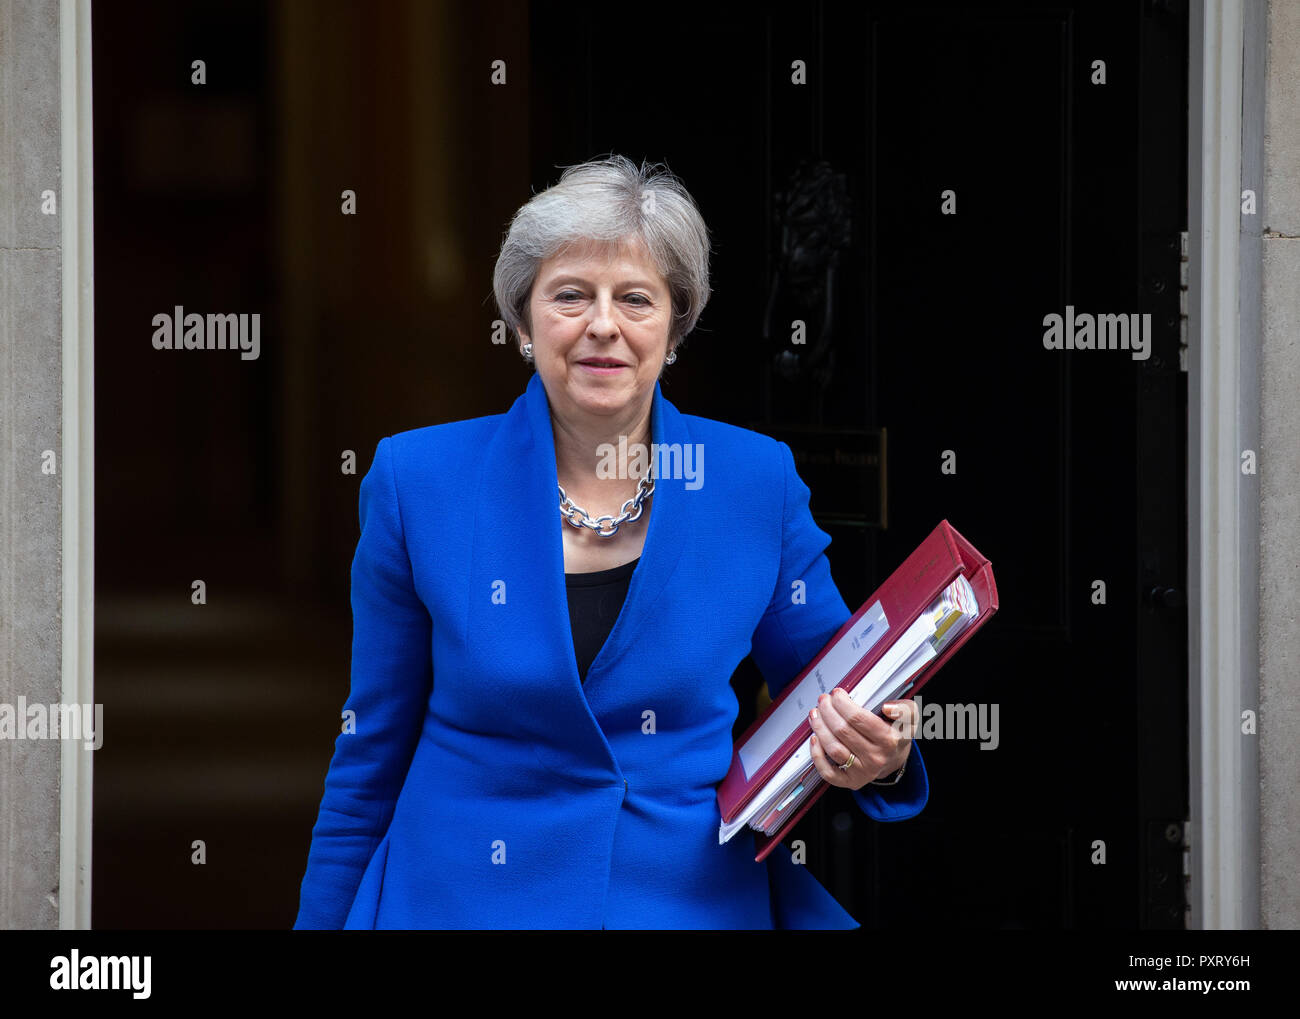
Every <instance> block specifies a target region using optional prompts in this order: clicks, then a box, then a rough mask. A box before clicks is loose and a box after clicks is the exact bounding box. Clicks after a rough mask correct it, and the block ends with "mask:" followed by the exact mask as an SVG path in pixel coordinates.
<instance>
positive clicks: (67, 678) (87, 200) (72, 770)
mask: <svg viewBox="0 0 1300 1019" xmlns="http://www.w3.org/2000/svg"><path fill="white" fill-rule="evenodd" d="M59 66H60V88H59V91H60V134H61V154H60V162H61V164H62V195H61V196H60V197H61V203H62V208H61V210H60V211H61V213H62V216H63V221H62V226H63V236H62V247H63V252H62V254H63V258H62V262H63V450H62V461H63V462H62V477H63V578H62V579H63V694H62V696H63V703H65V704H93V703H94V676H93V672H92V669H93V666H94V634H95V616H94V612H95V600H94V596H95V532H94V510H95V455H94V453H95V447H94V426H95V402H94V383H95V358H94V346H93V341H94V311H95V290H94V232H93V211H94V210H93V203H92V197H93V195H92V190H91V185H92V179H93V178H92V174H91V168H92V166H93V149H92V145H91V139H92V136H91V74H90V0H60V5H59ZM59 743H60V747H61V750H62V757H61V760H60V782H59V928H60V929H61V930H69V929H83V930H84V929H88V928H89V927H90V850H91V822H92V820H93V809H92V795H93V791H94V787H93V767H92V758H93V757H94V753H93V751H88V750H86V749H85V744H84V743H83V742H82V741H81V740H60V741H59Z"/></svg>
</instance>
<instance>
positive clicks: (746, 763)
mask: <svg viewBox="0 0 1300 1019" xmlns="http://www.w3.org/2000/svg"><path fill="white" fill-rule="evenodd" d="M888 630H889V620H888V619H886V618H885V610H884V608H883V606H881V604H880V602H876V604H875V605H872V606H871V607H870V608H869V609H867V611H866V612H864V613H863V614H862V617H861V618H860V619H858V621H857V623H855V624H854V626H853V628H852V629H851V630H849V632H848V633H846V634H845V635H844V636H843V637H841V638H840V639H839V640H838V641H837V642H836V644H835V646H834V647H832V648H831V649H830V650H829V651H827V652H826V654H825V655H824V656H823V657H822V660H821V661H820V662H818V663H817V667H816V668H814V669H813V670H812V671H811V672H809V673H808V675H806V676H804V678H803V680H802V681H801V682H800V683H799V685H798V686H797V687H795V689H794V691H793V692H792V693H791V694H790V695H789V696H788V697H787V698H786V699H785V700H784V701H782V702H781V705H780V707H778V708H777V709H776V710H775V711H773V712H772V714H771V715H770V716H769V717H768V719H767V721H766V722H764V723H763V724H762V725H760V726H759V727H758V730H757V731H756V732H755V733H754V735H753V736H751V737H750V738H749V739H748V740H746V742H745V745H744V746H742V747H741V748H740V766H741V767H742V768H743V769H744V770H745V778H749V777H750V776H751V775H753V774H754V773H755V772H756V771H757V770H758V769H759V768H761V767H762V766H763V764H764V762H765V761H766V760H767V759H768V758H769V757H771V756H772V755H773V754H774V753H776V752H777V751H778V750H780V749H781V744H782V743H784V742H785V741H786V739H787V738H788V737H789V735H790V733H792V732H794V731H795V729H797V728H798V727H799V724H800V723H801V722H802V721H804V719H806V718H807V717H808V712H810V711H811V710H812V709H813V708H814V707H816V706H817V698H818V697H820V696H821V695H822V694H824V693H826V692H827V691H828V690H831V689H833V688H834V686H835V684H836V683H838V682H839V681H840V680H842V679H843V678H844V677H845V676H847V675H848V674H849V672H850V670H852V669H853V667H854V666H855V665H857V664H858V663H859V662H860V661H862V659H864V658H865V657H866V656H867V655H868V654H869V653H870V652H871V649H872V648H873V647H875V645H876V641H878V640H880V638H881V637H883V636H884V635H885V633H886V632H888Z"/></svg>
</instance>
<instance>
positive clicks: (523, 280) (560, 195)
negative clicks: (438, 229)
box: [492, 153, 711, 348]
mask: <svg viewBox="0 0 1300 1019" xmlns="http://www.w3.org/2000/svg"><path fill="white" fill-rule="evenodd" d="M661 166H662V169H660V167H661ZM647 194H649V195H650V201H647ZM647 207H649V208H647ZM624 240H639V241H640V242H642V243H643V244H644V245H645V247H646V250H647V251H648V252H649V253H650V257H651V259H652V260H653V262H654V264H655V268H656V269H657V270H658V271H659V275H661V276H662V277H663V278H664V280H665V281H666V282H667V283H668V292H669V295H670V298H671V300H672V311H673V318H672V325H671V326H670V328H669V337H668V345H669V347H670V348H672V347H676V346H677V345H678V344H679V343H680V342H681V341H682V340H683V339H685V337H686V336H687V334H689V333H690V332H691V330H692V329H694V328H695V323H696V322H697V321H698V320H699V317H700V313H701V312H702V311H703V310H704V306H705V304H707V303H708V300H709V295H710V293H711V291H710V290H709V231H708V227H707V226H705V223H704V217H703V216H701V215H700V210H699V208H698V207H697V206H696V204H695V200H694V199H693V198H692V197H691V195H690V192H688V191H687V190H686V188H685V186H683V184H682V183H681V181H680V180H678V178H677V177H675V176H674V175H673V174H672V172H671V171H669V170H668V168H667V166H666V165H664V164H659V163H655V164H648V163H646V162H644V161H643V162H642V164H641V168H640V169H637V167H636V164H634V163H633V162H632V161H631V160H630V159H628V158H627V157H626V156H621V155H616V154H613V153H611V154H610V155H609V156H607V157H605V158H603V159H593V160H589V161H588V162H585V163H577V164H575V165H573V166H570V167H568V168H567V169H566V170H565V171H564V173H563V174H561V175H560V179H559V181H558V182H557V183H556V184H554V185H553V186H551V187H549V188H547V189H546V190H545V191H542V192H541V193H539V194H536V195H534V196H533V197H532V198H531V199H529V200H528V202H527V203H525V204H524V205H523V206H522V207H521V208H520V209H519V211H518V212H516V213H515V215H514V218H513V219H512V220H511V221H510V228H509V230H508V231H507V232H506V236H505V240H504V241H503V242H502V244H501V252H500V254H499V255H498V256H497V263H496V269H495V271H494V272H493V274H492V289H493V292H494V294H495V296H496V302H497V309H498V310H499V311H500V313H501V317H502V318H503V319H504V320H505V322H506V324H507V325H508V326H509V327H510V329H511V330H512V331H513V332H514V333H515V335H516V337H518V334H519V326H520V325H521V324H522V325H523V327H524V329H525V331H527V332H528V334H529V335H532V332H533V323H532V316H531V314H530V309H529V304H530V300H531V297H532V290H533V284H534V283H535V282H536V281H537V273H538V270H539V269H540V268H541V264H542V262H543V261H545V260H546V259H548V258H551V257H552V256H554V255H556V254H559V253H561V252H563V251H565V250H567V249H568V248H570V247H573V246H577V245H581V244H583V243H585V242H591V241H595V242H617V241H624Z"/></svg>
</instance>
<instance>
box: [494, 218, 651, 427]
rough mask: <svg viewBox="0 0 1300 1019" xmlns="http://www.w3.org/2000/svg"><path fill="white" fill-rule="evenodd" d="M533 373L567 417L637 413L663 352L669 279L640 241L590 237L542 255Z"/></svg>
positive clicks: (533, 302)
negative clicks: (600, 241) (599, 240)
mask: <svg viewBox="0 0 1300 1019" xmlns="http://www.w3.org/2000/svg"><path fill="white" fill-rule="evenodd" d="M530 307H531V311H532V323H533V332H532V335H531V336H530V335H529V334H528V333H527V332H526V330H525V329H522V328H521V329H520V334H521V335H522V336H523V340H524V342H530V341H531V342H532V345H533V360H534V363H535V364H536V366H537V373H538V374H539V375H540V376H541V377H542V384H543V385H544V386H545V387H546V396H547V399H548V401H549V402H550V405H551V411H552V413H553V414H555V415H556V416H557V417H558V418H560V419H561V420H565V421H572V422H573V423H574V424H580V423H587V422H590V420H591V418H592V417H620V418H623V419H624V421H627V419H628V418H629V417H630V416H635V415H638V414H640V413H642V412H643V411H644V410H645V408H647V407H648V405H649V402H650V400H651V398H652V396H653V392H654V384H655V380H656V379H658V378H659V373H660V371H661V370H662V369H663V364H664V358H665V357H666V356H667V355H668V331H669V328H670V326H671V325H672V307H671V301H670V299H669V293H668V283H667V281H665V280H664V278H663V277H662V276H660V275H659V273H658V272H657V271H656V269H655V267H654V263H653V262H652V261H651V259H650V258H649V255H648V252H646V250H645V248H644V245H643V244H641V243H640V242H639V241H635V242H630V243H624V244H621V245H614V244H598V243H595V242H593V243H591V244H588V245H585V246H581V247H579V246H575V247H574V248H571V249H570V250H569V251H568V252H565V253H563V254H560V255H556V256H555V257H553V258H548V259H546V260H545V261H544V262H543V263H542V265H541V268H540V270H539V271H538V274H537V280H536V281H535V282H534V284H533V290H532V294H531V297H530Z"/></svg>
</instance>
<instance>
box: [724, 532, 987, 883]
mask: <svg viewBox="0 0 1300 1019" xmlns="http://www.w3.org/2000/svg"><path fill="white" fill-rule="evenodd" d="M958 574H963V575H965V576H966V578H967V580H968V581H969V582H970V584H971V587H972V589H973V590H974V591H975V596H976V598H977V599H978V601H979V604H980V612H979V615H978V616H977V617H976V618H975V620H973V621H972V623H971V624H970V625H969V626H968V627H967V628H966V630H965V632H963V633H962V634H961V635H960V636H959V637H958V638H956V639H955V640H954V641H953V643H952V644H950V645H949V646H948V647H946V648H944V650H943V652H942V653H941V654H940V655H939V656H938V657H937V658H936V659H935V660H934V661H933V662H931V663H930V664H929V665H927V666H926V667H925V669H923V670H922V671H921V672H920V673H918V674H917V675H916V676H915V677H914V678H913V680H912V685H911V687H910V688H909V689H908V691H907V693H906V694H905V698H910V697H912V696H915V695H916V694H917V693H919V692H920V690H921V688H922V687H923V686H924V685H925V684H926V682H928V681H929V679H930V678H931V677H932V676H933V675H934V674H935V673H936V672H937V671H938V670H939V669H940V668H942V666H943V664H944V663H945V662H947V660H948V659H949V658H950V657H951V656H952V655H953V654H954V653H955V652H956V650H957V649H958V648H959V647H961V646H962V645H963V644H965V643H966V641H968V640H969V639H970V638H971V636H972V635H973V634H974V633H975V631H976V630H978V629H979V628H980V627H982V626H983V625H984V623H985V622H987V621H988V619H989V618H990V617H991V616H992V615H993V614H994V613H995V612H996V611H997V586H996V584H995V583H994V580H993V569H992V566H991V564H990V563H989V561H988V559H986V558H985V557H984V556H982V555H980V553H979V552H978V550H976V549H975V547H974V546H973V545H971V544H970V542H968V541H966V539H965V538H964V537H962V536H961V534H959V533H958V532H957V530H956V529H955V528H953V527H952V525H951V524H949V523H948V521H947V520H943V521H940V523H939V525H938V526H937V527H936V528H935V529H934V530H933V531H932V532H931V533H930V535H929V536H928V537H927V538H926V539H925V541H923V542H922V543H921V544H920V545H919V546H917V548H916V549H915V550H914V551H913V552H912V554H911V555H910V556H908V557H907V559H906V560H904V562H903V564H902V565H901V566H899V568H898V569H897V570H895V571H894V572H893V573H892V574H891V575H890V576H889V578H888V579H887V580H886V581H885V582H884V583H883V584H882V585H881V586H880V587H879V588H877V590H876V591H875V592H874V593H873V594H872V596H871V597H870V598H868V599H867V600H866V602H864V603H863V605H862V606H861V607H860V608H859V609H858V611H857V612H855V613H854V614H853V616H852V617H851V618H850V619H849V620H848V621H847V622H846V623H845V624H844V625H843V626H842V627H841V628H840V629H839V630H838V631H837V632H836V633H835V635H834V636H833V637H832V638H831V639H830V640H829V641H828V642H827V644H826V646H825V647H823V648H822V650H821V651H820V652H818V654H817V655H816V656H815V657H814V658H813V660H812V661H811V662H809V663H808V665H807V666H805V667H804V669H803V670H802V671H801V672H800V673H799V675H798V676H796V677H795V678H794V679H793V680H791V681H790V682H789V683H788V684H786V686H785V688H784V689H783V690H782V691H781V694H780V695H779V696H778V697H777V698H776V700H775V701H774V702H773V703H772V705H771V706H770V707H769V708H768V709H767V711H765V712H764V713H763V715H762V716H761V717H760V718H758V719H756V720H755V721H754V723H753V724H752V725H751V726H750V727H749V728H748V729H747V730H746V731H745V733H744V735H743V736H741V738H740V739H739V740H738V741H737V743H736V746H735V749H734V750H733V753H732V762H731V769H730V770H729V771H728V773H727V776H726V778H724V779H723V781H722V783H720V785H719V787H718V806H719V810H720V812H721V814H722V818H723V820H724V821H730V820H731V819H732V818H734V817H735V816H736V815H737V814H738V813H739V812H740V811H741V810H742V809H743V808H744V807H745V805H746V804H747V803H748V801H749V800H750V799H751V798H752V797H753V796H754V795H755V794H756V793H757V792H758V791H759V790H760V789H762V787H763V786H764V785H765V784H766V782H767V781H768V779H769V778H771V776H772V775H773V774H774V773H775V772H776V771H777V770H778V769H779V768H780V767H781V766H782V764H784V762H785V761H787V760H788V759H789V758H790V755H791V754H793V753H794V751H795V749H796V748H797V747H798V746H800V745H801V744H802V743H803V741H804V740H806V739H807V738H808V735H809V734H810V732H811V731H812V727H811V724H810V723H809V722H808V721H807V719H805V720H804V721H803V723H802V724H801V725H800V726H799V727H798V729H797V730H796V731H795V732H794V733H793V734H791V736H790V737H788V738H787V739H786V740H785V741H784V742H783V743H782V745H781V747H780V749H779V750H778V751H777V752H775V753H774V754H772V755H771V757H770V758H769V759H768V760H767V761H766V762H765V763H764V765H763V766H762V767H761V768H759V769H758V771H757V772H756V774H755V775H753V776H752V777H750V778H748V779H747V778H746V777H745V773H744V768H743V767H742V765H741V763H740V754H739V750H740V747H742V746H743V745H744V744H745V742H746V741H747V740H749V738H750V737H751V736H752V735H753V734H754V733H755V732H756V731H757V730H758V728H759V726H761V725H762V723H763V722H764V721H766V719H767V718H768V717H769V715H770V714H771V713H772V712H773V711H775V710H776V709H777V707H778V705H780V704H781V703H782V702H783V701H784V700H785V698H786V697H787V696H788V695H790V694H791V693H792V692H793V691H794V690H795V688H796V687H797V686H798V684H799V683H800V682H801V681H802V680H803V679H804V677H806V676H807V675H808V674H809V673H810V672H812V671H813V670H814V669H815V668H816V667H817V665H818V663H819V662H820V661H821V660H822V658H823V657H824V656H825V655H826V653H827V651H828V650H829V649H830V648H831V647H832V646H833V645H834V644H835V642H836V641H838V640H839V639H840V637H842V636H843V635H844V634H846V633H847V632H848V631H849V630H850V629H851V628H852V627H853V626H855V625H856V624H857V622H858V620H859V619H861V617H862V616H863V615H865V614H866V612H867V611H868V610H869V609H872V608H873V607H874V606H875V605H876V604H877V602H879V603H880V605H881V606H882V607H883V609H884V612H885V615H886V618H887V620H888V623H889V630H888V631H887V633H886V635H885V637H884V638H882V639H881V640H880V641H879V642H878V643H877V644H876V645H875V646H874V647H873V648H872V649H871V651H870V653H869V654H868V655H867V656H866V657H865V658H864V659H863V660H862V661H861V662H860V663H858V665H857V666H856V667H855V668H854V669H853V670H852V671H851V672H850V674H849V675H848V676H846V677H845V678H844V680H842V681H841V682H839V683H837V684H836V685H837V686H840V687H843V688H844V689H845V690H849V691H851V690H852V689H853V688H854V687H855V686H856V685H857V683H858V682H859V681H860V680H861V679H862V677H863V676H865V675H866V674H867V672H869V671H870V670H871V668H872V666H874V665H875V664H876V662H877V661H878V660H879V659H880V657H881V656H882V655H884V654H885V653H886V652H887V651H888V649H889V647H890V646H891V645H892V644H893V643H894V641H895V640H897V639H898V637H899V636H901V635H902V634H903V633H904V632H905V631H906V630H907V628H908V627H909V626H911V625H912V623H913V622H915V621H916V619H917V617H918V616H919V615H920V614H921V613H922V612H923V611H924V610H925V609H926V607H927V606H928V605H930V604H931V602H933V601H934V599H935V598H937V597H938V596H939V594H940V593H942V591H943V590H944V588H946V587H947V586H948V584H950V583H951V582H952V581H953V580H954V579H955V578H956V577H957V575H958ZM827 788H828V785H827V783H826V782H824V781H821V782H819V784H818V787H817V789H816V790H815V791H813V792H812V793H810V794H809V795H808V796H807V798H806V799H805V801H804V802H803V803H802V804H801V805H800V808H799V810H798V812H797V813H795V814H794V815H793V816H792V817H791V818H789V819H788V820H787V821H786V822H785V823H784V824H782V826H781V827H780V828H779V829H778V830H777V831H776V832H774V833H773V834H772V835H771V836H764V835H761V834H758V833H755V839H756V844H757V846H758V849H759V851H758V855H757V856H756V857H755V860H756V861H759V862H761V861H762V860H763V859H765V858H766V857H767V855H768V854H769V853H770V852H771V851H772V849H773V848H774V847H775V846H776V844H777V843H778V842H779V841H780V840H781V839H782V838H784V837H785V835H786V833H787V832H789V830H790V829H791V828H792V827H793V826H794V825H795V824H796V823H798V821H799V819H800V818H801V817H803V815H804V814H806V813H807V812H808V810H809V809H810V808H811V807H812V805H813V804H814V803H815V802H817V799H818V798H819V797H820V796H821V795H822V794H823V793H824V792H825V791H826V789H827Z"/></svg>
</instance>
